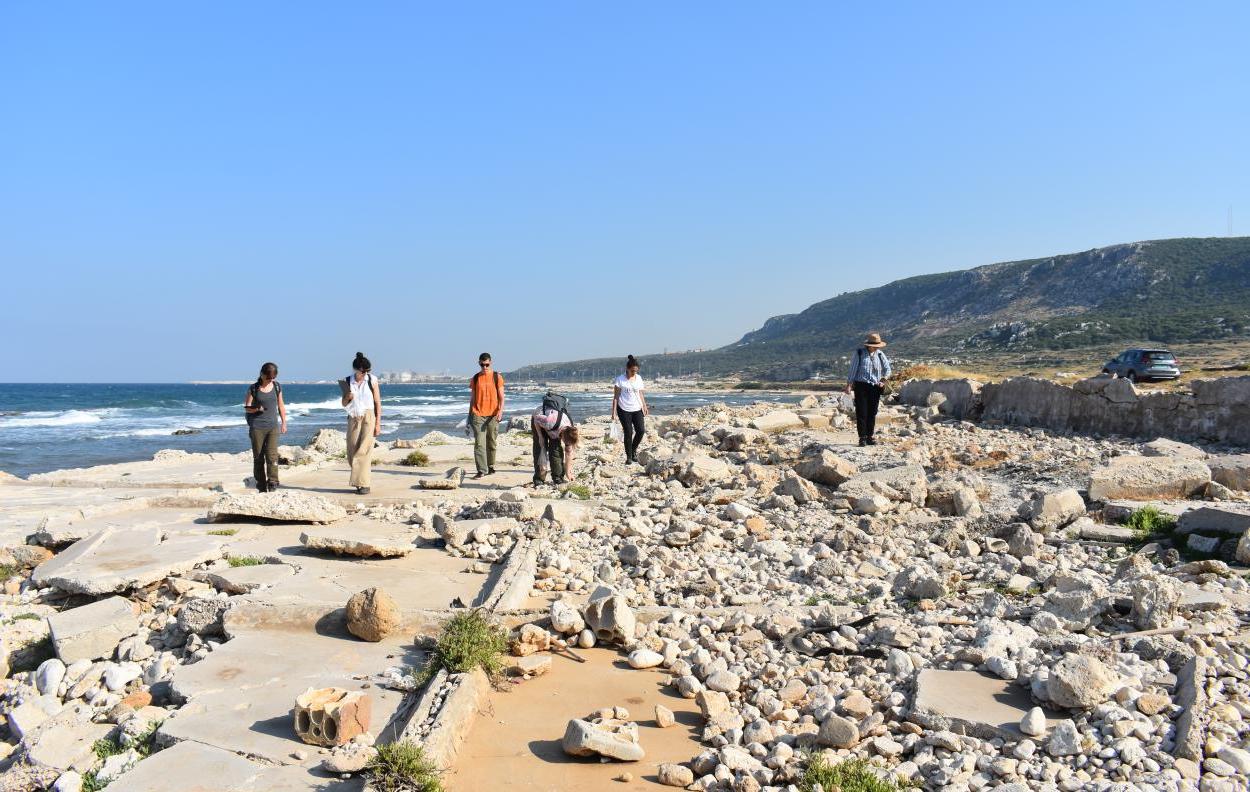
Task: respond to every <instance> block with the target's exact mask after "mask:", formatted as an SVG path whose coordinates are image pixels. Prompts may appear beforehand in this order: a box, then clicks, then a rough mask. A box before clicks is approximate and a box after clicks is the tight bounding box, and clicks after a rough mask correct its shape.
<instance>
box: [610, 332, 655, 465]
mask: <svg viewBox="0 0 1250 792" xmlns="http://www.w3.org/2000/svg"><path fill="white" fill-rule="evenodd" d="M640 368H642V366H641V365H639V363H638V358H636V357H634V356H633V355H630V356H629V359H628V360H626V361H625V373H624V374H621V375H619V376H618V377H617V378H616V380H615V381H614V382H613V383H612V420H614V421H615V420H618V419H619V420H620V422H621V428H622V429H623V430H624V432H625V462H626V464H629V463H631V462H637V461H638V445H639V443H641V442H642V436H643V434H644V433H645V432H646V431H647V428H646V424H645V422H644V421H643V418H644V417H645V416H647V415H650V414H651V409H650V408H649V407H647V395H646V392H645V391H646V389H647V386H646V385H645V384H644V383H643V381H642V377H640V376H639V375H638V369H640Z"/></svg>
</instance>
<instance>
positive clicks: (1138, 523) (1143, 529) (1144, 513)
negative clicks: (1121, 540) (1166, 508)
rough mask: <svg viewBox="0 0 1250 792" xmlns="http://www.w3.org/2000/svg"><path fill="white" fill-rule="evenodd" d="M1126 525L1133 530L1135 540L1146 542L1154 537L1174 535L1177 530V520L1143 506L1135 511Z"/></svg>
mask: <svg viewBox="0 0 1250 792" xmlns="http://www.w3.org/2000/svg"><path fill="white" fill-rule="evenodd" d="M1124 524H1125V525H1126V526H1128V527H1129V528H1131V529H1133V535H1134V538H1136V539H1137V540H1138V541H1143V542H1145V541H1149V540H1150V539H1151V538H1152V537H1155V536H1159V535H1161V534H1170V533H1172V531H1173V530H1175V529H1176V518H1175V517H1173V516H1172V515H1170V514H1168V513H1166V512H1161V511H1159V509H1158V508H1156V507H1154V506H1143V507H1141V508H1140V509H1136V510H1134V511H1133V513H1132V514H1130V515H1129V516H1128V518H1127V519H1125V521H1124Z"/></svg>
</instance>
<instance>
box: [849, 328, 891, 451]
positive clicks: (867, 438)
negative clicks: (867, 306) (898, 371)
mask: <svg viewBox="0 0 1250 792" xmlns="http://www.w3.org/2000/svg"><path fill="white" fill-rule="evenodd" d="M883 347H885V341H883V340H882V339H881V334H880V333H869V334H868V335H867V336H866V337H865V338H864V343H863V345H862V346H860V347H859V348H858V349H856V350H855V353H854V354H853V355H851V372H850V374H849V375H848V376H847V378H846V392H847V393H852V392H853V393H854V394H855V426H856V428H857V429H858V430H859V444H860V445H862V446H867V445H876V444H877V441H876V440H875V439H874V438H873V435H874V434H875V433H876V430H877V408H878V407H880V405H881V393H882V391H884V390H885V381H886V380H887V379H889V377H890V374H891V373H893V372H892V371H891V369H890V359H889V358H888V357H886V356H885V353H884V352H882V351H881V350H882V348H883Z"/></svg>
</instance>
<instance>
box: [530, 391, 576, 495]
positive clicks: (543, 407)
mask: <svg viewBox="0 0 1250 792" xmlns="http://www.w3.org/2000/svg"><path fill="white" fill-rule="evenodd" d="M530 433H531V434H532V435H533V437H534V441H533V454H534V486H538V485H539V484H542V483H543V482H544V481H545V479H546V478H547V468H548V465H549V466H550V469H551V483H552V484H563V483H565V482H566V481H567V480H568V475H569V472H568V465H567V462H568V461H570V459H569V458H570V457H571V455H572V450H573V448H574V447H575V446H576V445H577V438H578V433H577V426H575V425H574V424H573V419H572V417H571V416H570V415H569V400H568V399H567V398H565V397H564V396H561V395H560V394H558V393H555V392H553V391H547V395H546V396H544V397H543V401H542V404H540V405H539V406H538V408H537V409H535V410H534V413H533V414H532V415H531V416H530Z"/></svg>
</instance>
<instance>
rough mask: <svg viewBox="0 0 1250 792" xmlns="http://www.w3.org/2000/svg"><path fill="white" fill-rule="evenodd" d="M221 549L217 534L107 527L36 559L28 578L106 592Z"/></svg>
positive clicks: (181, 568)
mask: <svg viewBox="0 0 1250 792" xmlns="http://www.w3.org/2000/svg"><path fill="white" fill-rule="evenodd" d="M222 553H223V551H222V540H221V538H219V537H216V536H208V535H200V536H196V535H186V534H183V535H172V536H171V535H167V534H166V532H165V531H164V530H163V529H161V528H159V527H151V528H139V529H134V530H128V529H123V528H105V529H103V530H101V531H98V532H96V533H94V534H92V535H91V536H89V537H87V538H86V539H83V540H82V541H79V542H76V543H75V544H74V545H73V546H72V547H70V548H69V549H68V550H66V551H64V552H62V553H61V554H60V555H58V556H55V557H54V558H51V559H49V560H47V561H45V562H43V563H42V564H40V565H39V566H38V567H36V568H35V571H34V573H33V574H32V576H31V579H32V580H34V582H35V583H37V584H39V585H41V586H55V587H56V588H58V589H60V590H61V591H66V592H69V593H71V594H93V595H98V594H110V593H113V592H120V591H126V590H128V589H133V588H141V587H143V586H146V585H148V584H150V583H155V582H157V581H158V580H163V579H164V578H166V577H168V576H170V575H177V574H181V573H183V572H187V571H189V570H191V569H192V568H194V567H195V566H196V565H198V564H203V563H204V562H206V561H212V560H214V559H217V558H221V556H222Z"/></svg>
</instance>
